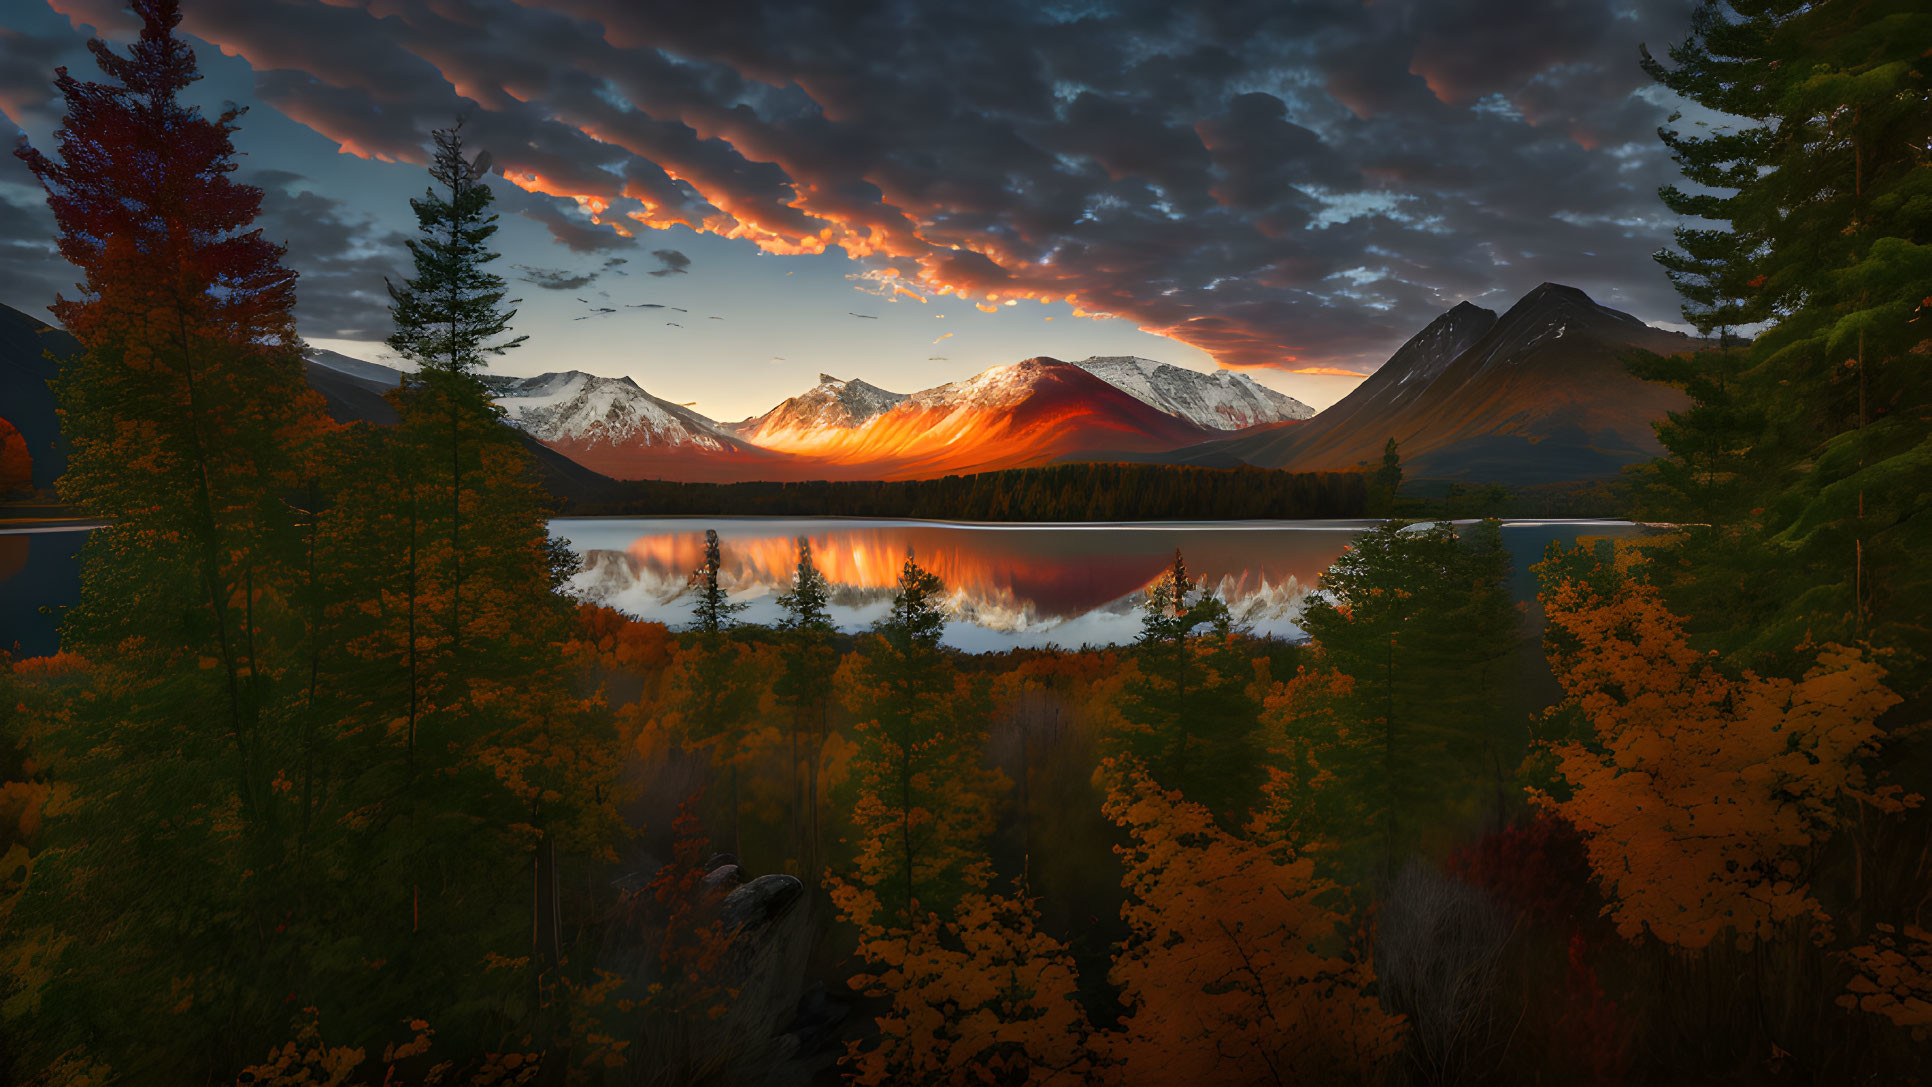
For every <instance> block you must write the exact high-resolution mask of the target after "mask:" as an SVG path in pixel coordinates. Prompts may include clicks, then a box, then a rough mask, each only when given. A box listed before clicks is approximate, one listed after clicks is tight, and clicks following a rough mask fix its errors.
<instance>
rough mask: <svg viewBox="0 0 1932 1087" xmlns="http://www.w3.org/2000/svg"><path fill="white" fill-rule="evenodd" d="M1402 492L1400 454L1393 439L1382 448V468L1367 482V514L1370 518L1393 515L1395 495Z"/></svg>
mask: <svg viewBox="0 0 1932 1087" xmlns="http://www.w3.org/2000/svg"><path fill="white" fill-rule="evenodd" d="M1401 490H1402V453H1401V451H1400V449H1399V448H1398V447H1397V446H1396V442H1395V439H1394V438H1390V439H1389V442H1388V444H1387V445H1385V446H1383V447H1382V466H1381V467H1379V468H1377V469H1376V470H1375V475H1374V477H1373V478H1372V479H1371V480H1370V481H1369V495H1368V512H1369V516H1371V517H1389V516H1392V515H1394V513H1395V500H1396V496H1397V493H1398V492H1400V491H1401Z"/></svg>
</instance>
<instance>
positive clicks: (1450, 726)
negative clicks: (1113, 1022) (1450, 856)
mask: <svg viewBox="0 0 1932 1087" xmlns="http://www.w3.org/2000/svg"><path fill="white" fill-rule="evenodd" d="M1508 572H1509V560H1508V554H1507V552H1505V551H1503V549H1502V544H1501V538H1500V534H1496V533H1494V532H1493V526H1492V527H1491V530H1485V531H1482V532H1479V533H1478V534H1477V539H1476V540H1475V541H1474V545H1473V546H1466V545H1465V544H1464V543H1462V542H1461V541H1460V540H1458V538H1457V536H1456V533H1455V530H1454V529H1453V528H1452V527H1451V526H1449V525H1447V524H1434V525H1430V526H1426V527H1422V528H1421V529H1420V531H1417V530H1415V529H1404V528H1401V527H1398V526H1397V525H1396V524H1395V523H1394V522H1389V523H1386V524H1384V525H1381V526H1379V527H1378V528H1375V529H1372V530H1370V531H1368V532H1364V533H1362V534H1360V535H1358V536H1357V537H1356V538H1355V540H1354V542H1353V543H1351V544H1350V545H1349V548H1348V550H1347V551H1345V552H1343V554H1342V555H1341V557H1340V558H1338V559H1336V561H1335V563H1334V565H1332V566H1331V567H1330V568H1329V569H1328V571H1327V572H1325V573H1324V574H1323V575H1322V582H1321V587H1322V592H1321V594H1320V595H1319V596H1316V597H1312V598H1311V599H1310V601H1309V604H1308V606H1307V607H1306V608H1305V609H1304V610H1303V613H1302V617H1301V625H1302V627H1303V629H1305V630H1307V631H1308V633H1309V634H1310V635H1311V636H1312V637H1313V638H1314V639H1315V642H1316V643H1317V645H1318V646H1319V647H1320V651H1321V655H1322V659H1323V660H1324V661H1325V662H1326V663H1327V664H1328V665H1329V666H1331V667H1333V668H1335V669H1336V670H1337V671H1339V672H1340V673H1342V674H1343V675H1344V676H1346V677H1348V680H1349V682H1348V683H1347V684H1345V685H1342V686H1340V687H1338V688H1336V689H1337V691H1338V692H1340V693H1341V696H1342V697H1343V699H1344V701H1343V704H1342V707H1341V712H1342V713H1343V714H1344V715H1345V718H1346V720H1345V723H1344V724H1343V726H1342V727H1343V728H1344V729H1346V730H1347V733H1348V736H1349V742H1348V743H1347V744H1345V745H1343V746H1342V747H1340V748H1337V749H1335V750H1334V751H1333V752H1332V757H1333V758H1335V759H1336V760H1338V761H1337V764H1336V765H1334V766H1333V767H1331V771H1332V772H1333V773H1335V774H1337V775H1338V776H1340V777H1342V778H1343V779H1344V781H1345V782H1346V784H1345V785H1344V788H1346V789H1352V790H1355V791H1356V793H1357V795H1359V796H1361V797H1362V798H1364V800H1365V801H1367V807H1368V812H1367V815H1368V822H1369V825H1370V826H1371V827H1372V828H1373V830H1372V832H1371V833H1370V834H1367V835H1363V834H1359V833H1358V834H1356V835H1353V836H1352V837H1353V840H1354V841H1355V842H1356V843H1358V844H1359V845H1367V846H1373V845H1379V846H1380V847H1381V854H1382V855H1381V857H1380V858H1379V859H1380V861H1381V865H1382V869H1383V871H1385V872H1387V871H1392V870H1393V866H1394V865H1395V864H1396V863H1397V862H1399V861H1400V860H1401V858H1402V856H1403V855H1404V854H1405V853H1406V852H1407V851H1408V850H1410V849H1412V848H1415V847H1416V846H1417V845H1418V844H1420V843H1421V841H1422V840H1423V838H1424V834H1425V831H1430V830H1434V831H1435V832H1437V833H1439V832H1440V831H1441V830H1442V829H1443V828H1444V827H1445V824H1446V823H1448V822H1449V821H1450V819H1449V817H1450V816H1451V814H1452V813H1457V812H1459V811H1460V813H1461V814H1463V815H1464V816H1465V817H1466V816H1467V815H1468V814H1469V812H1470V809H1471V806H1472V805H1474V804H1475V803H1476V802H1477V801H1478V798H1479V797H1480V796H1481V793H1480V792H1478V791H1477V790H1475V789H1474V784H1475V783H1477V782H1481V781H1483V780H1484V779H1485V778H1493V777H1494V776H1495V775H1494V773H1493V770H1494V767H1495V766H1496V765H1512V766H1513V765H1514V763H1515V761H1516V758H1517V757H1518V756H1519V755H1520V752H1521V748H1522V744H1523V742H1524V741H1525V740H1526V737H1517V736H1514V735H1513V733H1514V732H1515V731H1516V730H1513V729H1511V728H1510V727H1509V725H1510V723H1509V722H1508V721H1507V719H1506V718H1505V715H1504V713H1503V705H1504V701H1505V696H1506V694H1507V687H1508V685H1507V684H1505V683H1504V682H1502V675H1501V673H1500V671H1499V669H1500V667H1501V665H1502V662H1503V661H1504V659H1505V657H1506V656H1507V654H1508V653H1509V651H1510V650H1511V649H1512V648H1513V647H1514V646H1515V645H1516V644H1517V638H1518V628H1519V624H1520V614H1519V612H1518V611H1517V609H1516V607H1515V606H1514V604H1513V603H1512V602H1511V601H1510V599H1509V592H1508V582H1507V577H1508ZM1287 727H1289V728H1291V729H1292V728H1294V727H1295V726H1294V725H1293V724H1292V723H1289V724H1288V725H1287ZM1367 859H1368V858H1367V857H1363V858H1362V860H1364V861H1366V860H1367ZM1353 874H1354V875H1356V876H1358V877H1359V876H1361V875H1365V874H1366V873H1365V872H1364V871H1361V870H1360V869H1359V868H1358V870H1357V871H1356V872H1355V873H1353Z"/></svg>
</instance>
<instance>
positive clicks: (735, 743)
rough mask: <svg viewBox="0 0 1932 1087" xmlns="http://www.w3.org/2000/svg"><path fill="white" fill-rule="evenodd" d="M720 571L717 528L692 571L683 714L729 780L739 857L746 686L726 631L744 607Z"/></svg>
mask: <svg viewBox="0 0 1932 1087" xmlns="http://www.w3.org/2000/svg"><path fill="white" fill-rule="evenodd" d="M723 568H724V553H723V549H722V548H721V547H720V546H719V543H718V532H717V530H716V529H705V531H704V563H703V564H702V565H700V566H699V567H698V568H697V569H696V570H693V571H692V572H691V585H692V587H693V588H694V589H695V590H696V592H695V594H694V595H693V597H692V601H691V628H690V635H691V638H692V639H693V642H692V646H691V652H692V653H694V654H695V660H694V666H693V669H692V680H693V687H694V689H693V691H692V692H691V693H692V695H693V696H694V699H695V704H693V705H692V706H691V707H690V708H689V710H688V711H687V714H686V720H687V728H688V731H689V734H690V735H691V737H693V738H694V739H698V740H703V741H708V742H710V743H711V744H712V745H713V751H714V754H715V757H716V758H717V759H718V760H720V761H722V762H723V763H724V764H725V772H726V774H727V775H728V778H729V781H730V787H729V789H728V791H727V793H726V803H728V804H729V805H730V822H731V850H732V852H733V853H736V854H738V855H739V856H741V857H742V856H743V855H744V854H743V852H742V850H743V848H744V847H743V843H742V842H741V841H740V839H739V833H738V822H739V796H738V755H739V745H740V743H741V742H742V740H743V738H744V729H745V717H746V715H747V712H748V709H749V707H748V706H747V704H746V703H747V696H748V695H749V694H750V693H751V689H750V685H749V684H747V683H746V682H744V677H743V676H742V675H741V672H742V668H741V660H740V658H741V656H742V653H741V650H742V648H743V647H742V646H739V645H737V644H735V643H733V642H732V640H731V638H730V636H729V634H728V631H729V629H730V627H731V625H732V622H733V620H732V618H731V617H732V616H733V615H736V614H737V613H738V612H741V611H743V610H744V609H745V605H744V604H743V603H740V602H738V601H734V600H732V599H731V598H730V595H729V594H727V593H726V592H725V589H724V586H723V584H722V583H721V582H720V581H719V574H720V572H721V571H722V570H723Z"/></svg>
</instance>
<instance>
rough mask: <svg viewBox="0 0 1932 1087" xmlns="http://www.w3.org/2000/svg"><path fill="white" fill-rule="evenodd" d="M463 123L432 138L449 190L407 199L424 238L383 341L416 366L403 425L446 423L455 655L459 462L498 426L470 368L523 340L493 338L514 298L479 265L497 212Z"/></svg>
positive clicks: (436, 169)
mask: <svg viewBox="0 0 1932 1087" xmlns="http://www.w3.org/2000/svg"><path fill="white" fill-rule="evenodd" d="M462 128H463V126H462V122H461V121H460V120H459V121H458V122H457V124H456V126H455V127H453V128H448V129H439V130H437V131H436V132H435V133H434V134H433V135H434V139H435V142H436V150H435V152H434V154H433V155H432V156H431V159H430V168H429V172H430V177H431V178H432V179H433V180H434V181H435V182H436V184H437V185H440V186H441V187H442V188H443V189H444V190H445V191H446V192H447V195H444V193H439V192H438V191H437V190H436V189H435V188H433V187H432V188H430V189H427V190H425V192H424V194H423V198H422V199H420V200H414V199H412V200H411V201H410V202H409V206H410V208H411V209H412V210H413V211H414V212H415V213H416V226H417V230H418V232H419V233H420V235H421V236H420V237H418V238H412V239H410V241H409V254H410V257H411V258H412V260H413V261H414V264H415V273H416V274H415V275H414V276H412V277H410V278H409V279H407V280H405V281H404V282H403V285H402V286H401V287H398V286H396V285H395V284H393V283H389V284H388V287H389V296H390V299H391V300H392V303H393V304H392V305H391V307H390V314H391V316H392V318H393V319H394V320H395V323H396V331H395V332H394V333H393V334H391V335H390V337H389V339H388V341H387V342H388V345H389V348H390V349H391V350H393V351H395V352H396V353H398V354H400V355H402V356H403V357H404V358H405V359H408V360H410V361H411V362H414V363H416V364H417V365H418V366H419V367H420V369H419V370H418V372H417V373H416V374H415V375H413V378H412V379H411V380H412V392H413V395H412V396H410V397H407V398H406V405H407V409H406V412H407V413H406V414H405V418H404V425H405V426H406V427H408V428H409V429H412V430H425V429H428V427H429V426H430V422H429V420H430V419H432V418H433V419H440V420H441V421H442V425H443V426H444V427H446V432H445V433H444V434H443V435H442V436H441V438H440V441H439V442H438V444H442V445H444V446H445V449H444V454H445V456H444V458H443V460H444V463H445V464H447V466H448V469H449V537H450V548H449V554H450V561H451V563H452V566H451V570H450V591H449V609H450V610H449V632H450V633H449V636H450V641H451V649H452V651H455V652H460V651H461V649H462V645H463V640H464V638H463V619H462V610H463V563H464V561H465V552H464V546H463V477H464V468H465V461H466V460H468V459H471V458H472V457H473V456H474V451H473V450H472V449H470V448H466V444H465V438H466V435H467V437H468V438H469V440H470V441H471V442H475V441H478V440H487V439H488V438H490V437H492V436H493V435H492V431H493V430H494V429H495V428H493V427H489V426H487V425H486V424H488V423H491V422H493V421H494V420H495V419H496V417H497V416H498V415H499V414H500V412H499V411H498V409H496V407H495V406H494V405H493V404H492V403H491V402H490V398H489V393H488V390H487V389H486V388H485V387H484V385H483V383H482V381H481V380H480V379H479V378H478V376H477V371H479V370H481V369H482V368H483V367H484V366H485V365H487V359H486V356H498V355H502V354H503V353H504V352H506V351H509V350H510V349H512V348H515V347H517V346H519V345H521V344H522V343H523V342H524V340H525V339H527V337H524V336H518V337H515V338H514V339H509V340H499V339H498V337H501V336H503V335H504V334H505V333H507V332H508V331H509V330H510V320H511V318H513V317H515V316H516V311H515V310H513V309H507V308H506V307H507V306H510V305H514V304H516V302H518V301H520V300H519V299H511V300H510V301H508V302H505V301H504V298H503V296H504V293H505V291H504V283H503V278H502V277H501V276H498V275H496V274H495V273H493V272H490V271H488V270H486V268H485V267H484V266H485V265H487V264H489V263H490V262H491V261H493V260H495V259H497V254H496V253H495V252H494V251H492V250H491V249H490V248H489V246H488V243H489V239H490V237H491V236H492V235H494V234H495V233H496V218H497V217H496V216H495V215H493V214H489V207H490V204H491V202H492V200H493V199H494V195H493V194H492V193H491V192H490V187H489V186H488V185H487V184H483V183H482V182H481V178H482V175H483V174H484V173H485V171H486V168H487V165H488V159H487V155H479V156H478V157H477V159H476V160H475V161H474V162H472V161H470V160H469V159H468V158H467V157H466V156H465V153H464V151H463V139H462ZM385 282H386V281H385ZM417 416H422V417H426V418H421V419H418V418H415V417H417ZM412 423H413V424H414V425H413V426H412V425H411V424H412ZM423 437H424V438H425V439H429V437H430V436H429V435H427V434H425V435H423Z"/></svg>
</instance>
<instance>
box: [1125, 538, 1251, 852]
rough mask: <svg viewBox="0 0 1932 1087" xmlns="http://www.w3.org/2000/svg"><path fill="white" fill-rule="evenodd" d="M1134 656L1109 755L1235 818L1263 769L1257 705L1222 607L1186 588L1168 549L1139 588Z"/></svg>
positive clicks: (1182, 566)
mask: <svg viewBox="0 0 1932 1087" xmlns="http://www.w3.org/2000/svg"><path fill="white" fill-rule="evenodd" d="M1135 658H1136V661H1137V664H1138V668H1137V670H1136V672H1135V673H1134V675H1133V678H1132V679H1131V680H1130V681H1129V683H1128V685H1127V688H1126V698H1125V699H1124V700H1123V703H1122V706H1121V714H1122V716H1123V718H1124V719H1125V725H1124V727H1123V728H1122V729H1121V730H1120V731H1119V732H1118V733H1117V734H1116V735H1115V736H1114V737H1112V741H1111V745H1112V747H1113V749H1114V750H1115V751H1116V752H1117V753H1120V754H1125V755H1130V756H1132V757H1133V758H1134V759H1135V760H1136V761H1137V763H1138V764H1139V765H1141V766H1142V767H1144V768H1145V769H1146V772H1147V773H1148V774H1150V775H1151V776H1152V777H1153V778H1154V780H1155V781H1157V782H1159V783H1160V784H1161V787H1162V788H1165V789H1175V790H1179V791H1180V792H1182V793H1183V794H1185V795H1187V796H1188V797H1189V798H1190V799H1192V800H1194V801H1195V802H1197V803H1200V804H1205V805H1206V806H1207V807H1208V808H1209V809H1210V810H1212V811H1214V812H1215V813H1217V814H1219V815H1223V816H1235V817H1238V816H1239V814H1240V813H1241V812H1243V811H1244V810H1245V809H1246V807H1247V805H1248V804H1249V803H1250V802H1252V801H1253V799H1254V796H1255V790H1256V789H1258V788H1259V786H1260V784H1261V780H1262V777H1263V775H1264V773H1265V771H1264V769H1263V767H1262V764H1261V762H1260V761H1259V759H1258V755H1259V754H1260V746H1259V734H1258V726H1259V716H1258V715H1259V713H1260V706H1258V705H1257V704H1256V703H1255V701H1254V699H1253V698H1252V697H1251V696H1250V695H1249V694H1248V691H1247V685H1248V682H1249V680H1250V679H1251V678H1252V677H1251V676H1250V675H1249V674H1248V673H1249V671H1250V667H1251V666H1250V664H1249V660H1248V657H1247V654H1245V653H1244V652H1242V651H1241V649H1240V648H1239V646H1238V640H1237V638H1236V636H1235V633H1234V626H1233V618H1232V616H1230V615H1229V613H1228V607H1227V605H1226V604H1225V603H1223V602H1222V601H1221V600H1220V599H1219V598H1217V597H1215V596H1214V594H1213V593H1211V592H1205V591H1197V590H1196V589H1195V588H1194V585H1193V583H1192V581H1191V580H1190V579H1189V576H1188V573H1187V562H1186V560H1185V559H1184V558H1183V557H1182V555H1181V553H1180V551H1179V550H1178V549H1177V550H1176V551H1175V552H1174V564H1173V565H1172V566H1170V567H1169V568H1168V569H1167V570H1166V571H1165V572H1164V573H1163V574H1162V575H1161V577H1160V578H1159V579H1158V580H1156V581H1155V582H1154V584H1153V585H1151V586H1149V587H1148V590H1147V603H1146V605H1145V607H1144V608H1143V610H1142V612H1141V632H1140V637H1139V639H1138V640H1137V641H1136V642H1135Z"/></svg>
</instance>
